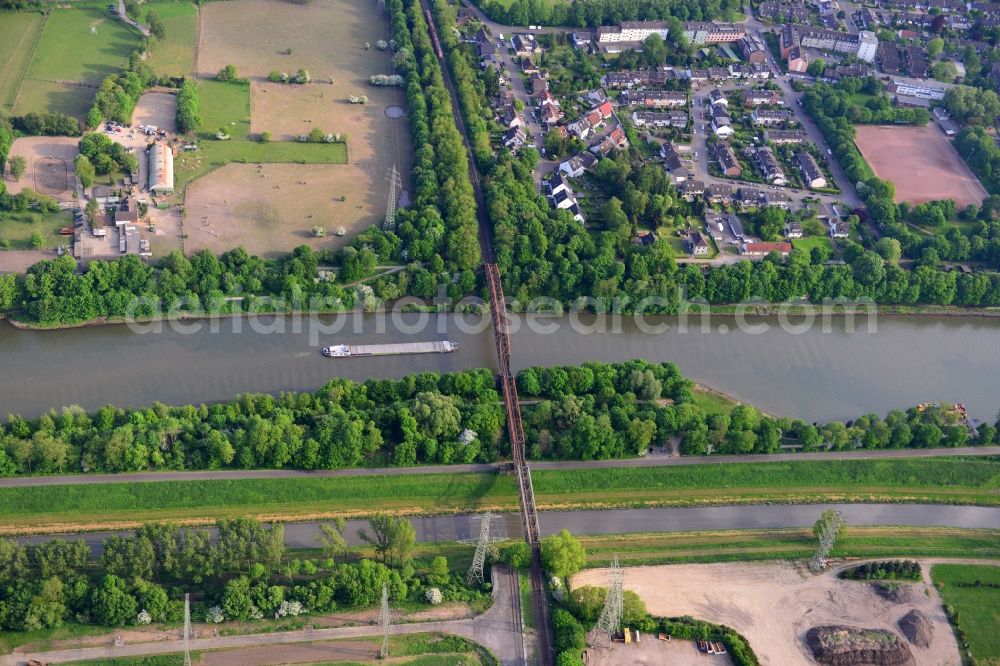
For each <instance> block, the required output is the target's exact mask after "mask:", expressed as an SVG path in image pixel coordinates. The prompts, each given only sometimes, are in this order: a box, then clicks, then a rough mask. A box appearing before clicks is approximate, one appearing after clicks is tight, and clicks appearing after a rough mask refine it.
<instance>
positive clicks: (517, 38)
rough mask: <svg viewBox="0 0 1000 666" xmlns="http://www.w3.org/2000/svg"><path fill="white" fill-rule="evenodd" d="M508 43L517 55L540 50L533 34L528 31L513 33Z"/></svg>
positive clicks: (531, 53)
mask: <svg viewBox="0 0 1000 666" xmlns="http://www.w3.org/2000/svg"><path fill="white" fill-rule="evenodd" d="M510 45H511V47H512V48H513V49H514V53H515V54H516V55H518V56H531V55H534V54H536V53H541V52H542V49H541V47H539V46H538V42H537V41H536V40H535V36H534V35H532V34H530V33H523V32H519V33H515V34H514V36H513V37H511V38H510Z"/></svg>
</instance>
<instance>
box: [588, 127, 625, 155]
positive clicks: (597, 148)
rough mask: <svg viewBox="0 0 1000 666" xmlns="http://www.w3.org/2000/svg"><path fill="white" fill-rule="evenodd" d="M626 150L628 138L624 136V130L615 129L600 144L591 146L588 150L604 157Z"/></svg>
mask: <svg viewBox="0 0 1000 666" xmlns="http://www.w3.org/2000/svg"><path fill="white" fill-rule="evenodd" d="M626 148H628V138H627V137H626V136H625V130H623V129H622V128H621V127H616V128H615V129H614V130H612V131H611V133H610V134H608V135H607V136H606V137H605V138H604V139H603V140H602V141H601V142H600V143H598V144H596V145H594V146H591V147H590V150H591V152H594V153H597V154H598V155H601V156H604V155H608V154H610V153H611V152H613V151H615V150H625V149H626Z"/></svg>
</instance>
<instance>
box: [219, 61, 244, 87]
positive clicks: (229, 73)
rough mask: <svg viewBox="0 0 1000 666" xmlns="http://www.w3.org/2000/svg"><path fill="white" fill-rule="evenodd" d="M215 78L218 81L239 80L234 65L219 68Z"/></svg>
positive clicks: (230, 81)
mask: <svg viewBox="0 0 1000 666" xmlns="http://www.w3.org/2000/svg"><path fill="white" fill-rule="evenodd" d="M215 78H216V79H218V80H219V81H226V82H228V83H232V82H234V81H239V79H240V74H239V71H238V70H237V69H236V65H226V66H225V67H223V68H222V69H220V70H219V73H218V74H216V75H215Z"/></svg>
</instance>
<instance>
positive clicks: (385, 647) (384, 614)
mask: <svg viewBox="0 0 1000 666" xmlns="http://www.w3.org/2000/svg"><path fill="white" fill-rule="evenodd" d="M378 622H379V624H380V625H382V647H381V648H380V649H379V651H378V656H379V659H388V658H389V588H388V587H387V586H386V584H385V583H382V608H381V610H379V614H378Z"/></svg>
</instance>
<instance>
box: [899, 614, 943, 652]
mask: <svg viewBox="0 0 1000 666" xmlns="http://www.w3.org/2000/svg"><path fill="white" fill-rule="evenodd" d="M898 624H899V629H900V631H902V632H903V635H904V636H906V639H907V640H908V641H910V642H911V643H913V644H914V645H916V646H917V647H921V648H926V647H930V645H931V640H933V638H934V625H932V624H931V623H930V621H929V620H928V619H927V616H926V615H924V614H923V613H921V612H920V611H918V610H917V609H915V608H914V609H913V610H911V611H910V612H909V613H907V614H906V615H904V616H903V617H901V618H899V623H898Z"/></svg>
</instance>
